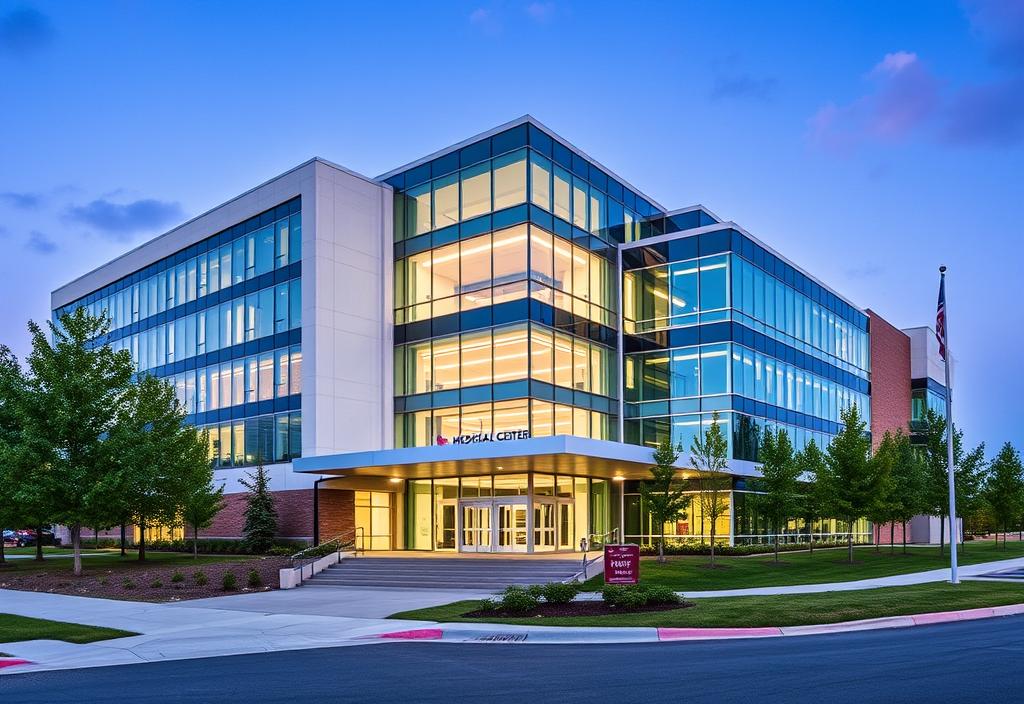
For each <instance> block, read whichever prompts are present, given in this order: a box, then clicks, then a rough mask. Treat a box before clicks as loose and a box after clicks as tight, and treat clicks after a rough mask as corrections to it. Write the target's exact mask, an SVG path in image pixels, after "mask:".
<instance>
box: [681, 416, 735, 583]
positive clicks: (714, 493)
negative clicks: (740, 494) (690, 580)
mask: <svg viewBox="0 0 1024 704" xmlns="http://www.w3.org/2000/svg"><path fill="white" fill-rule="evenodd" d="M690 452H691V453H692V454H691V459H692V460H693V465H694V467H695V468H696V470H697V487H698V494H697V496H698V501H699V503H700V508H701V517H702V520H704V519H707V520H709V521H711V566H712V567H714V566H715V532H716V530H715V529H716V526H717V524H718V519H719V517H720V516H722V515H723V514H724V513H725V512H726V511H727V510H728V507H729V503H728V496H729V491H730V489H731V484H730V480H729V477H728V476H726V475H725V471H726V469H727V467H728V464H729V443H728V441H727V440H726V439H725V435H724V434H723V433H722V428H721V426H720V425H719V424H718V412H717V411H716V412H715V413H714V414H713V415H712V416H711V425H710V426H708V429H707V430H705V431H704V432H703V433H699V434H698V435H697V437H695V438H694V439H693V443H692V444H691V446H690Z"/></svg>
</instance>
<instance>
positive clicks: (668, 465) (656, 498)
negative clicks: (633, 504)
mask: <svg viewBox="0 0 1024 704" xmlns="http://www.w3.org/2000/svg"><path fill="white" fill-rule="evenodd" d="M681 452H682V447H681V446H680V447H676V446H674V445H673V444H672V440H671V439H670V438H665V439H664V440H662V441H661V443H660V444H659V445H658V448H657V449H656V450H655V451H654V466H653V467H651V470H650V471H651V479H650V481H644V482H640V497H641V499H642V500H643V502H644V506H646V507H647V510H648V511H649V512H650V514H651V520H652V521H654V523H656V524H657V525H658V526H659V531H660V536H659V540H658V562H664V561H665V524H666V523H669V522H670V521H674V520H677V519H678V518H679V517H680V516H684V515H685V513H684V510H685V509H686V506H687V504H689V501H690V499H689V497H688V496H687V495H686V494H684V493H683V487H682V486H681V485H679V484H678V483H677V484H675V485H673V482H674V480H675V477H676V467H675V464H676V460H678V459H679V455H680V453H681Z"/></svg>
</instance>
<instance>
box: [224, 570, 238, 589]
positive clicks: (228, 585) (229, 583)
mask: <svg viewBox="0 0 1024 704" xmlns="http://www.w3.org/2000/svg"><path fill="white" fill-rule="evenodd" d="M220 588H221V589H222V590H223V591H226V592H233V591H234V590H235V589H238V580H237V579H236V578H235V573H234V572H225V573H224V579H222V580H221V582H220Z"/></svg>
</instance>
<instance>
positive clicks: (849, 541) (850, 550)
mask: <svg viewBox="0 0 1024 704" xmlns="http://www.w3.org/2000/svg"><path fill="white" fill-rule="evenodd" d="M848 526H849V528H850V530H849V531H847V533H846V551H847V555H848V558H849V561H850V564H851V565H852V564H853V519H852V518H851V519H850V521H849V524H848Z"/></svg>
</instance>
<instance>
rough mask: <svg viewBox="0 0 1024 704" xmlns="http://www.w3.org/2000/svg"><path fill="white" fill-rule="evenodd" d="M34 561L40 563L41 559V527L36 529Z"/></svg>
mask: <svg viewBox="0 0 1024 704" xmlns="http://www.w3.org/2000/svg"><path fill="white" fill-rule="evenodd" d="M36 559H37V560H40V561H42V559H43V527H42V526H37V527H36Z"/></svg>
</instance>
